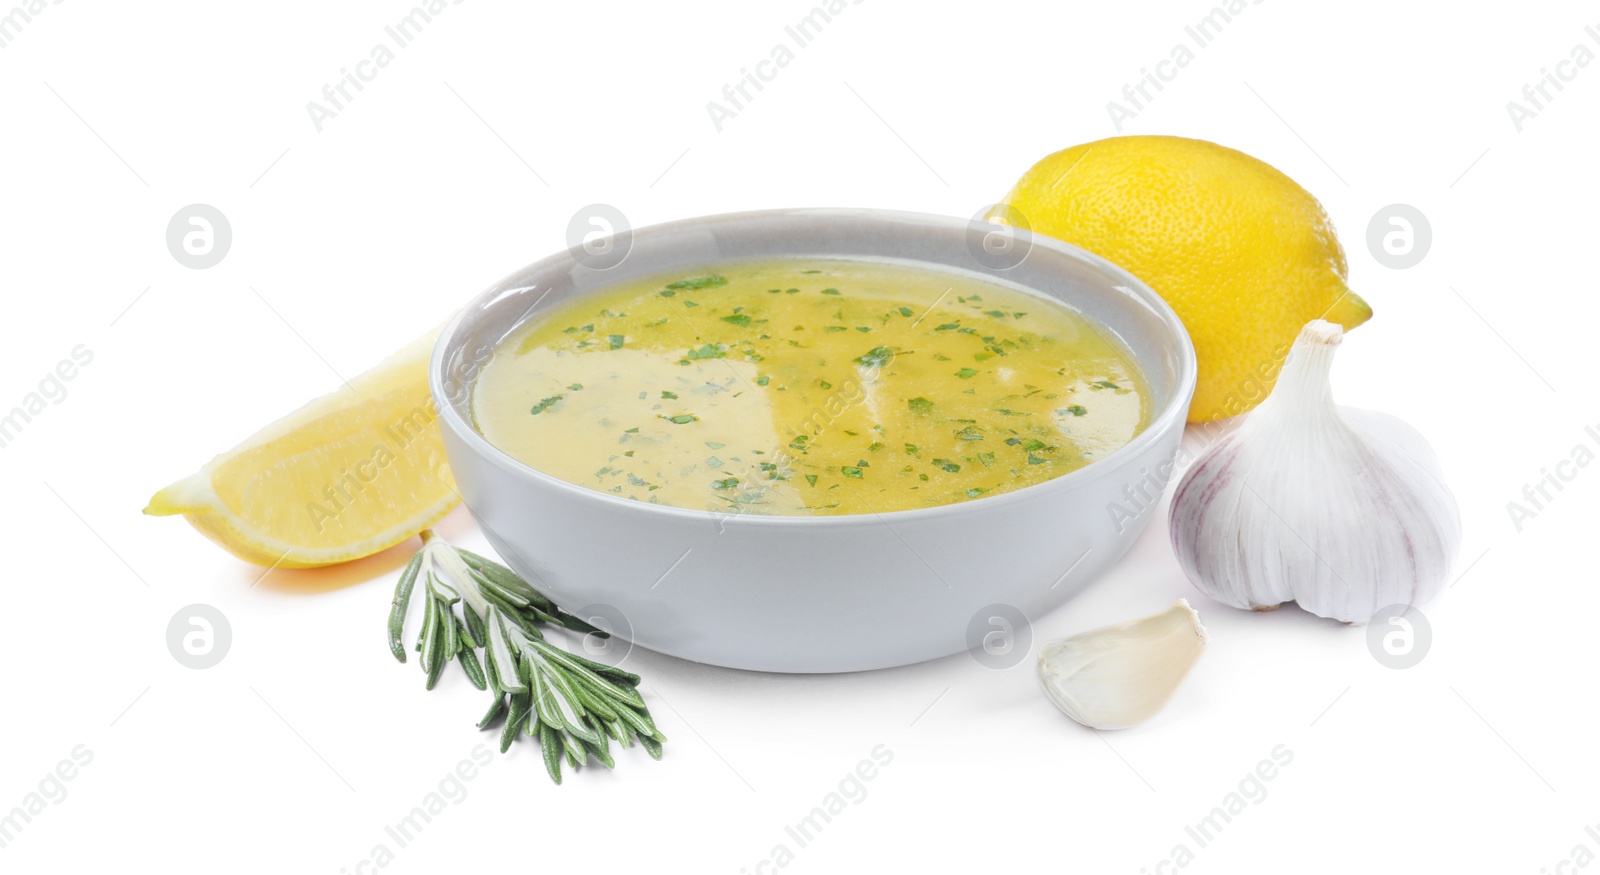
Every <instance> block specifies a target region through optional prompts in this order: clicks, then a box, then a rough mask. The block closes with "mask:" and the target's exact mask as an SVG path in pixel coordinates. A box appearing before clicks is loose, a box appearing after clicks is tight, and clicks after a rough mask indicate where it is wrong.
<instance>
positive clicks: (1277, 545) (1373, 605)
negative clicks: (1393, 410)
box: [1169, 320, 1461, 623]
mask: <svg viewBox="0 0 1600 875" xmlns="http://www.w3.org/2000/svg"><path fill="white" fill-rule="evenodd" d="M1342 340H1343V332H1342V331H1341V329H1340V328H1339V326H1337V325H1334V324H1332V323H1329V322H1323V321H1321V320H1317V321H1313V322H1311V323H1310V324H1308V325H1306V327H1305V328H1304V329H1303V330H1302V331H1301V333H1300V336H1299V338H1298V339H1297V340H1296V341H1295V344H1294V347H1293V348H1292V349H1291V351H1290V353H1289V358H1288V360H1287V361H1286V362H1285V363H1284V367H1283V373H1282V374H1281V375H1280V377H1279V379H1278V383H1277V387H1276V388H1275V389H1274V390H1273V393H1272V395H1271V396H1270V397H1269V398H1267V400H1266V401H1265V402H1264V403H1262V405H1261V406H1260V407H1258V408H1256V410H1255V411H1254V412H1252V413H1251V414H1250V415H1249V417H1248V418H1247V419H1246V420H1245V421H1244V423H1243V424H1242V425H1241V426H1240V427H1239V428H1238V429H1236V430H1235V431H1233V432H1232V433H1230V434H1228V435H1227V436H1226V437H1223V438H1222V439H1221V440H1219V441H1217V443H1216V444H1215V445H1213V446H1212V447H1211V448H1210V449H1209V450H1207V451H1206V452H1205V453H1204V454H1203V455H1202V456H1201V457H1200V458H1199V459H1198V460H1197V461H1196V462H1195V463H1194V464H1193V465H1192V466H1191V467H1190V468H1189V470H1188V472H1187V473H1185V474H1184V476H1183V479H1182V480H1181V481H1180V482H1179V484H1178V488H1177V490H1176V492H1174V494H1173V499H1172V509H1171V513H1170V516H1169V524H1170V525H1169V530H1170V534H1171V538H1172V547H1173V552H1174V553H1175V554H1176V556H1177V559H1178V564H1179V565H1180V566H1181V567H1182V568H1183V571H1184V574H1185V575H1186V576H1187V577H1188V578H1189V580H1190V581H1191V582H1192V583H1194V585H1195V587H1196V588H1197V589H1199V590H1200V591H1201V592H1204V593H1205V594H1206V595H1208V596H1211V597H1212V598H1214V599H1216V600H1217V601H1219V602H1222V603H1223V604H1227V605H1231V606H1233V607H1236V608H1246V609H1252V610H1263V609H1268V608H1272V607H1276V606H1277V605H1280V604H1282V603H1284V602H1289V601H1293V602H1297V603H1298V604H1299V605H1300V607H1302V608H1304V609H1305V610H1307V611H1309V612H1311V613H1313V614H1316V615H1317V616H1320V617H1328V618H1331V619H1335V620H1341V621H1343V622H1346V623H1366V622H1367V621H1369V620H1370V619H1372V617H1373V615H1374V614H1375V613H1376V612H1378V611H1379V610H1381V609H1383V608H1385V607H1388V606H1390V605H1396V604H1407V605H1420V604H1422V603H1423V602H1425V601H1427V600H1428V599H1430V598H1432V597H1433V596H1434V595H1436V594H1437V593H1438V592H1439V590H1440V589H1442V588H1443V586H1444V584H1445V582H1446V580H1447V578H1448V575H1449V572H1450V565H1451V563H1452V561H1454V559H1455V555H1456V552H1457V551H1458V550H1459V548H1460V544H1461V523H1460V514H1459V511H1458V509H1457V507H1456V502H1455V498H1454V496H1452V495H1451V493H1450V490H1449V489H1448V488H1447V487H1446V486H1445V485H1444V482H1443V479H1442V473H1441V471H1440V469H1439V463H1438V459H1437V457H1436V456H1435V455H1434V453H1433V448H1432V447H1430V446H1429V445H1428V442H1427V441H1426V440H1425V439H1424V438H1423V437H1422V435H1420V434H1419V433H1418V432H1417V431H1416V430H1415V429H1413V428H1412V427H1411V426H1409V425H1407V424H1406V423H1404V422H1402V421H1400V420H1398V419H1396V418H1394V417H1392V416H1389V415H1387V414H1383V413H1377V412H1373V411H1368V410H1355V409H1351V408H1346V407H1339V406H1337V405H1336V404H1334V402H1333V395H1332V392H1331V390H1330V388H1329V381H1328V377H1329V372H1330V370H1331V368H1332V364H1333V357H1334V353H1335V351H1336V350H1337V349H1338V347H1339V344H1340V343H1341V341H1342Z"/></svg>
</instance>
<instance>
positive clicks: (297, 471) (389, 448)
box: [144, 331, 460, 568]
mask: <svg viewBox="0 0 1600 875" xmlns="http://www.w3.org/2000/svg"><path fill="white" fill-rule="evenodd" d="M436 335H437V332H436V331H435V332H430V333H429V334H428V335H427V336H424V337H422V338H419V339H418V340H417V341H415V342H414V343H412V344H410V345H409V346H407V347H406V348H404V349H402V350H400V351H399V352H397V353H396V354H394V355H393V356H391V357H389V358H388V359H386V360H384V361H383V362H382V363H380V364H379V365H377V366H376V367H374V368H372V369H371V370H369V371H366V372H365V373H363V374H361V375H360V376H358V377H356V378H355V379H353V380H351V381H350V383H349V384H348V385H346V386H345V387H343V388H341V389H339V390H338V391H335V392H333V393H331V394H328V395H324V396H323V397H321V398H318V399H316V400H315V401H312V402H311V403H309V404H307V405H305V406H304V407H302V408H300V409H299V410H296V411H295V412H293V413H291V414H289V415H288V416H285V417H283V418H282V419H279V420H278V421H276V422H273V423H272V424H270V425H268V426H266V427H265V428H263V429H261V430H260V431H258V432H256V433H255V434H254V435H251V436H250V437H249V438H248V439H246V440H245V441H244V442H243V443H241V444H239V445H238V446H237V447H234V448H233V449H232V450H229V451H228V452H226V453H223V454H222V455H220V456H217V457H216V458H214V459H212V460H211V461H210V462H208V463H207V464H206V465H205V467H203V468H201V469H200V470H199V471H196V472H195V473H194V474H191V475H190V476H188V477H185V478H183V479H182V480H179V481H177V482H176V483H173V484H172V485H171V486H168V487H167V488H165V489H163V490H161V491H160V492H157V493H156V494H155V496H154V497H152V498H151V499H150V505H149V506H148V507H146V508H145V509H144V512H145V513H147V514H150V515H152V516H169V515H173V514H182V515H183V516H184V518H185V519H187V520H188V521H189V523H190V524H191V525H193V526H194V527H195V528H196V529H198V530H199V531H200V532H201V533H202V534H204V535H205V536H206V537H208V538H210V539H211V540H213V541H215V542H216V543H217V544H218V545H220V546H221V547H222V548H223V549H225V550H227V551H228V552H230V553H232V554H233V555H235V556H237V557H239V558H240V559H243V560H245V561H247V562H253V563H256V564H257V565H273V566H279V567H284V568H310V567H315V566H319V565H332V564H335V563H338V562H348V561H350V560H352V559H359V558H361V557H362V556H367V555H370V554H372V553H376V552H378V551H379V550H383V549H385V548H387V547H391V546H393V545H395V544H398V543H400V542H401V541H404V540H405V539H407V538H410V537H412V536H413V535H416V534H417V533H418V532H420V531H422V530H423V529H425V528H427V527H428V526H430V525H432V524H433V523H435V522H437V521H438V520H439V518H441V517H443V516H444V515H445V514H446V513H449V512H450V510H451V508H453V507H455V505H456V503H457V502H458V501H460V496H459V495H458V494H457V492H456V488H455V483H454V481H453V480H452V479H451V477H450V471H449V466H448V465H447V463H446V461H445V454H444V445H443V441H442V438H441V437H440V434H439V426H438V421H437V418H438V412H437V408H436V407H435V406H434V402H433V396H432V393H431V392H430V391H429V389H428V359H429V356H430V354H431V352H432V349H433V340H434V337H435V336H436Z"/></svg>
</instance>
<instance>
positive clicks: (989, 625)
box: [431, 209, 1195, 672]
mask: <svg viewBox="0 0 1600 875" xmlns="http://www.w3.org/2000/svg"><path fill="white" fill-rule="evenodd" d="M990 231H993V226H987V225H981V224H979V225H974V224H973V223H970V222H968V221H966V220H961V219H952V218H945V217H939V216H929V215H920V214H914V213H899V212H887V211H879V210H854V209H800V210H775V211H767V212H755V213H737V214H730V215H721V216H709V217H706V218H700V219H690V220H687V221H681V222H672V223H669V224H665V225H657V226H654V227H650V228H644V229H640V230H637V231H634V232H633V233H632V240H631V250H630V251H628V253H627V256H626V258H625V259H624V260H623V261H622V262H621V263H620V264H618V265H616V266H613V267H610V268H608V269H601V270H596V269H591V268H590V267H587V266H585V262H586V260H587V259H586V258H584V257H582V256H584V253H583V252H582V251H581V250H574V251H567V252H560V253H557V254H555V255H552V256H550V257H549V258H546V259H544V260H543V261H539V262H537V263H535V264H533V265H531V266H529V267H526V268H524V269H522V270H520V271H517V272H516V273H514V274H512V275H511V276H509V277H507V278H505V279H504V280H502V281H500V282H499V283H497V284H495V285H494V287H492V288H490V289H489V290H488V291H485V292H484V293H483V294H481V295H479V296H478V297H477V298H475V299H473V300H472V301H471V302H470V303H469V304H468V305H467V306H466V307H464V308H463V309H462V310H461V311H460V313H458V314H457V315H456V317H455V318H454V319H453V320H452V321H451V322H450V324H449V325H448V326H447V327H446V328H445V330H444V333H443V335H442V336H441V337H440V338H439V342H438V346H437V347H436V348H435V350H434V355H433V363H432V373H431V384H432V388H433V393H434V397H435V400H436V402H437V404H438V407H439V413H440V423H441V425H442V427H443V432H444V440H445V448H446V451H447V453H448V455H449V458H450V466H451V469H452V471H453V472H454V474H455V479H456V483H457V484H458V486H459V488H460V490H461V494H462V496H463V497H464V498H465V499H466V504H467V506H468V508H470V509H471V511H472V514H473V516H474V517H476V518H477V520H478V522H479V523H480V524H481V525H482V527H483V530H484V534H485V535H486V536H487V537H488V539H489V541H490V542H491V543H492V544H493V545H494V547H495V549H496V550H498V551H499V553H500V555H501V557H502V558H503V559H504V560H505V561H506V562H507V564H508V565H510V567H512V568H513V569H515V570H516V571H517V572H518V573H520V574H522V575H523V576H524V577H526V578H527V579H528V580H529V581H530V582H532V583H534V585H535V586H537V587H539V588H540V589H541V590H543V591H544V592H546V593H547V594H549V595H550V597H551V598H553V599H555V601H556V602H557V603H559V604H561V605H562V606H564V607H566V608H568V609H570V610H573V611H574V612H575V613H579V614H580V615H582V616H602V617H605V618H606V620H607V621H609V622H610V623H611V624H613V625H614V626H616V627H618V628H617V630H616V631H618V632H619V633H620V634H622V635H623V636H624V637H628V638H631V640H632V641H634V642H635V643H637V644H639V645H641V646H644V647H648V648H650V649H652V650H657V651H660V652H663V653H669V654H672V655H674V656H679V657H683V658H685V659H692V660H695V661H698V662H706V663H712V664H716V665H724V666H732V667H735V668H744V669H758V670H764V671H782V672H838V671H856V670H862V669H874V668H884V667H888V666H894V665H903V664H906V663H912V662H918V661H921V660H925V659H931V658H934V657H939V656H945V655H948V654H951V653H956V652H959V651H961V650H963V649H973V650H974V653H975V655H977V656H978V657H979V658H980V659H989V660H993V659H1007V658H1012V659H1013V660H1014V659H1015V658H1020V656H1021V655H1025V654H1026V651H1027V648H1028V645H1027V642H1026V640H1020V641H1019V640H1016V639H1015V638H1008V637H1006V634H1005V633H1006V631H1007V627H1011V629H1012V630H1013V631H1016V627H1017V625H1018V624H1021V623H1023V621H1024V620H1025V619H1026V618H1033V617H1037V616H1039V615H1040V614H1042V613H1043V612H1045V611H1048V610H1050V609H1052V608H1054V607H1056V606H1057V605H1060V604H1061V603H1062V602H1064V601H1066V600H1067V599H1068V598H1069V597H1071V596H1072V595H1073V594H1074V593H1076V592H1078V591H1079V590H1080V589H1082V588H1083V586H1084V585H1085V584H1086V583H1088V582H1089V581H1090V580H1092V579H1093V578H1094V577H1095V576H1096V575H1097V574H1099V573H1100V572H1101V571H1102V570H1104V569H1105V568H1106V567H1108V566H1109V565H1111V564H1112V563H1113V562H1115V561H1116V560H1117V559H1118V558H1119V557H1120V556H1122V554H1123V552H1124V551H1126V550H1127V548H1128V546H1129V545H1130V544H1131V543H1132V542H1133V539H1134V538H1135V537H1136V536H1137V535H1138V534H1139V532H1140V530H1142V529H1143V528H1144V526H1145V525H1146V524H1147V523H1148V522H1149V520H1150V519H1151V517H1152V516H1153V515H1154V509H1153V507H1152V505H1153V503H1154V497H1156V496H1159V494H1160V487H1161V485H1163V484H1164V483H1165V481H1166V479H1167V478H1168V477H1169V476H1170V475H1171V471H1172V464H1173V456H1174V454H1175V452H1176V451H1177V448H1178V443H1179V441H1180V440H1181V439H1182V436H1183V424H1184V419H1185V414H1186V411H1187V410H1188V407H1189V399H1190V396H1191V395H1192V394H1193V391H1194V382H1195V359H1194V350H1193V348H1192V347H1191V345H1190V343H1189V337H1188V335H1187V334H1186V333H1185V332H1184V329H1183V325H1182V323H1180V322H1179V321H1178V317H1177V316H1176V314H1174V313H1173V312H1172V310H1171V308H1169V307H1168V306H1167V305H1166V303H1165V302H1164V301H1162V300H1161V299H1160V298H1159V297H1158V296H1157V295H1156V294H1155V293H1154V292H1152V291H1151V290H1150V289H1149V287H1147V286H1146V285H1145V284H1144V283H1142V282H1140V281H1139V280H1138V279H1136V278H1134V277H1133V276H1132V275H1131V274H1129V273H1128V272H1126V271H1124V270H1122V269H1121V268H1119V267H1117V266H1116V265H1113V264H1111V263H1110V262H1108V261H1106V260H1104V259H1102V258H1099V257H1097V256H1094V255H1091V254H1089V253H1087V252H1084V251H1082V250H1080V249H1077V248H1074V247H1072V246H1068V245H1066V244H1064V243H1061V242H1058V241H1055V240H1051V239H1048V238H1045V237H1033V236H1031V235H1028V234H1027V233H1026V232H1018V234H1017V236H1016V239H1015V241H1014V242H1013V246H1015V247H1020V249H1013V250H1012V251H1013V252H1014V253H1015V252H1026V257H1025V258H1023V259H1022V261H1021V263H1020V264H1016V265H1014V266H1010V267H1006V264H1009V263H1010V262H1011V261H1014V260H1015V257H1012V258H1009V259H1006V258H1002V259H996V258H994V257H991V256H992V253H986V252H985V250H984V249H983V248H982V243H983V240H984V235H985V232H990ZM621 242H622V241H620V240H619V244H620V243H621ZM783 257H826V258H846V259H861V260H896V261H902V262H911V263H916V264H921V265H924V266H927V267H930V268H934V269H941V270H954V271H962V272H967V273H971V274H976V275H979V276H983V277H987V278H989V279H991V280H995V281H998V282H1002V283H1006V284H1008V285H1011V286H1013V287H1017V288H1020V289H1022V290H1024V291H1027V292H1030V293H1032V294H1035V295H1038V296H1040V297H1046V298H1054V299H1056V300H1058V301H1061V302H1063V303H1065V304H1066V305H1067V306H1069V307H1072V308H1073V309H1075V310H1077V311H1079V312H1080V313H1082V314H1083V315H1085V316H1087V317H1088V318H1089V319H1091V320H1092V321H1094V322H1095V323H1097V324H1098V325H1099V326H1101V327H1102V328H1104V329H1105V330H1107V331H1108V332H1109V333H1110V334H1112V335H1114V336H1115V338H1116V339H1117V340H1118V341H1120V343H1121V344H1122V345H1123V346H1124V347H1125V348H1126V349H1127V351H1128V352H1129V353H1131V355H1132V356H1133V358H1134V360H1135V361H1136V362H1137V363H1138V364H1139V366H1140V368H1141V369H1142V370H1143V372H1144V375H1145V377H1146V379H1147V380H1148V381H1149V384H1150V389H1151V393H1152V396H1151V397H1152V402H1153V404H1152V411H1153V415H1152V418H1151V421H1150V424H1149V426H1148V427H1147V428H1146V429H1145V430H1144V431H1143V432H1142V433H1140V434H1139V435H1138V436H1137V437H1136V438H1134V440H1133V441H1131V442H1130V443H1128V444H1127V445H1125V446H1123V447H1121V448H1120V449H1118V450H1116V451H1115V452H1113V453H1110V454H1108V455H1107V456H1106V457H1105V458H1103V459H1101V460H1099V461H1096V462H1094V463H1092V464H1090V465H1088V466H1086V467H1084V468H1081V469H1079V470H1077V471H1074V472H1072V473H1069V474H1066V475H1064V476H1062V477H1058V478H1055V479H1053V480H1050V481H1047V482H1044V483H1040V484H1036V485H1034V486H1029V487H1027V488H1024V489H1020V490H1017V491H1015V492H1008V493H1004V494H1000V495H994V496H989V497H986V498H979V499H975V500H972V501H968V502H965V503H961V504H953V505H947V506H942V507H933V508H925V509H917V510H906V511H897V512H893V513H884V514H862V515H848V516H817V517H798V516H783V517H772V516H751V515H732V516H730V515H726V514H717V513H712V512H710V511H704V510H688V509H682V508H673V507H664V506H660V505H652V504H645V503H642V502H637V501H631V500H628V499H624V498H620V497H617V496H613V495H608V494H606V493H602V492H596V491H594V490H590V489H585V488H583V487H581V486H576V485H573V484H571V483H567V482H565V481H562V480H558V479H556V478H555V477H552V476H550V475H547V474H544V473H541V472H539V471H537V470H535V469H533V468H530V467H528V466H527V465H525V464H523V463H521V462H519V461H517V460H515V459H513V458H511V457H510V456H508V455H506V454H505V453H503V452H501V451H500V450H498V449H496V448H495V447H494V446H492V445H490V444H489V442H488V441H486V440H485V439H484V438H483V436H482V435H480V434H478V432H477V431H476V430H475V429H474V428H473V427H472V425H471V419H472V417H471V412H470V403H471V387H472V380H473V378H474V376H475V375H476V373H477V370H478V368H479V367H480V366H481V365H482V363H484V362H486V361H487V360H488V357H489V356H490V355H491V354H492V351H493V350H494V348H495V347H496V345H497V344H498V342H499V341H500V340H501V339H502V338H504V337H505V336H506V335H507V334H508V333H510V332H512V331H513V330H514V329H515V328H516V327H517V326H518V325H521V324H523V323H524V322H525V321H526V320H528V319H529V318H535V317H538V316H540V315H542V314H543V313H544V312H546V311H548V310H549V309H550V308H551V307H553V306H557V305H560V304H563V303H565V302H567V301H569V300H571V299H573V298H574V297H580V296H583V295H586V294H589V293H592V292H594V291H596V290H598V289H602V288H605V287H607V286H610V285H612V284H614V283H617V282H619V281H622V280H627V279H631V278H633V277H638V276H647V275H654V274H660V273H665V272H669V271H674V270H679V269H681V270H685V271H703V270H705V269H708V268H710V267H712V266H714V265H716V264H718V263H719V262H728V261H735V260H744V259H755V258H783ZM997 261H999V262H1003V263H1000V264H997V263H996V262H997ZM980 262H986V263H988V264H990V265H991V266H988V267H986V266H985V264H984V263H980ZM588 263H590V264H592V263H594V262H592V261H588ZM1141 495H1143V496H1149V498H1141V497H1140V496H1141ZM991 633H999V636H1000V637H996V636H995V635H994V634H991ZM1007 647H1011V648H1019V649H1020V650H1021V651H1022V653H1020V654H1013V655H1011V656H1009V657H1008V655H1007V654H1006V653H1005V652H1004V651H1005V648H1007Z"/></svg>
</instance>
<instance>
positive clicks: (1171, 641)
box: [1039, 599, 1206, 729]
mask: <svg viewBox="0 0 1600 875" xmlns="http://www.w3.org/2000/svg"><path fill="white" fill-rule="evenodd" d="M1205 645H1206V630H1205V628H1204V627H1203V626H1201V625H1200V615H1199V614H1197V613H1195V610H1194V608H1191V607H1189V602H1188V601H1186V600H1184V599H1178V600H1177V601H1176V602H1174V603H1173V605H1172V607H1170V608H1167V609H1166V610H1165V611H1162V612H1161V613H1159V614H1153V615H1151V616H1148V617H1143V618H1141V619H1138V620H1129V621H1128V622H1126V623H1117V624H1116V625H1112V626H1106V627H1103V628H1100V629H1095V630H1092V631H1089V632H1084V633H1081V634H1078V635H1074V636H1072V637H1071V638H1064V639H1062V640H1060V641H1055V642H1052V643H1050V644H1046V645H1045V646H1043V647H1041V648H1040V649H1039V680H1040V682H1041V683H1043V684H1044V691H1045V694H1046V695H1048V696H1049V697H1050V701H1052V702H1054V703H1056V707H1057V708H1060V709H1061V710H1062V711H1063V712H1065V713H1066V715H1067V716H1068V717H1071V718H1072V719H1074V720H1076V721H1078V722H1079V723H1082V724H1083V725H1084V726H1087V727H1089V728H1091V729H1126V728H1128V727H1129V726H1133V725H1135V724H1138V723H1142V722H1144V721H1145V720H1148V719H1149V718H1150V717H1152V716H1154V715H1155V713H1156V712H1157V711H1160V710H1161V707H1162V706H1163V705H1165V704H1166V703H1167V700H1168V699H1170V698H1172V694H1173V693H1174V692H1175V691H1176V690H1177V689H1178V684H1180V683H1182V681H1183V679H1184V677H1185V676H1186V675H1188V674H1189V669H1190V668H1192V667H1193V666H1194V664H1195V660H1198V659H1199V658H1200V652H1201V651H1202V650H1204V649H1205Z"/></svg>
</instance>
